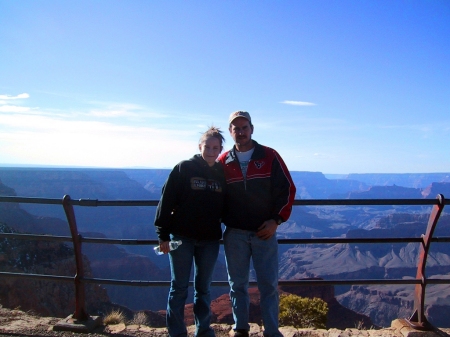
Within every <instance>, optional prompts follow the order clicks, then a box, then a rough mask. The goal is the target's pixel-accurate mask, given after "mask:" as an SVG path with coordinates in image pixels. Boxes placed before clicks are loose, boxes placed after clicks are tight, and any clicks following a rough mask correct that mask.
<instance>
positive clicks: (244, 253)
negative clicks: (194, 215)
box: [223, 227, 283, 337]
mask: <svg viewBox="0 0 450 337" xmlns="http://www.w3.org/2000/svg"><path fill="white" fill-rule="evenodd" d="M223 240H224V248H225V257H226V262H227V270H228V281H229V283H230V288H231V289H230V299H231V305H232V308H233V318H234V322H235V326H234V328H235V329H245V330H248V329H249V324H248V319H249V312H248V311H249V306H250V299H249V295H248V282H249V270H250V258H251V259H252V260H253V267H254V268H255V272H256V278H257V281H258V289H259V292H260V295H261V301H260V306H261V314H262V319H263V324H264V336H270V337H275V336H277V337H278V336H279V337H282V336H283V335H282V334H281V333H280V331H279V330H278V312H279V309H278V305H279V301H278V242H277V238H276V235H274V236H272V237H271V238H270V239H268V240H261V239H259V238H258V237H257V236H256V232H252V231H245V230H240V229H234V228H230V227H226V228H225V232H224V236H223Z"/></svg>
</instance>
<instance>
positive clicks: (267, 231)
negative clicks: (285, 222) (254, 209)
mask: <svg viewBox="0 0 450 337" xmlns="http://www.w3.org/2000/svg"><path fill="white" fill-rule="evenodd" d="M277 227H278V224H277V222H276V221H275V220H273V219H270V220H267V221H264V223H263V224H262V225H261V226H260V227H259V228H258V231H257V232H256V236H257V237H259V238H260V239H261V240H268V239H270V238H271V237H272V236H273V235H274V234H275V233H276V231H277Z"/></svg>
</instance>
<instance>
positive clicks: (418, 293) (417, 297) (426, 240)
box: [406, 194, 445, 330]
mask: <svg viewBox="0 0 450 337" xmlns="http://www.w3.org/2000/svg"><path fill="white" fill-rule="evenodd" d="M436 199H438V204H437V205H434V206H433V209H432V211H431V214H430V217H429V219H428V225H427V231H426V233H425V235H424V234H422V244H421V246H420V253H419V261H418V264H417V274H416V279H418V280H420V281H421V282H420V284H416V288H415V291H414V312H413V314H412V315H411V317H410V318H409V319H407V320H406V321H407V322H408V323H409V324H410V325H411V327H413V328H414V329H417V330H432V329H433V328H432V326H431V324H430V323H429V322H428V320H427V318H426V317H425V287H426V285H427V279H426V276H425V267H426V264H427V257H428V252H429V250H430V245H431V239H432V237H433V233H434V229H435V228H436V225H437V222H438V220H439V217H440V215H441V213H442V210H443V209H444V206H445V199H444V196H443V195H442V194H438V195H437V197H436Z"/></svg>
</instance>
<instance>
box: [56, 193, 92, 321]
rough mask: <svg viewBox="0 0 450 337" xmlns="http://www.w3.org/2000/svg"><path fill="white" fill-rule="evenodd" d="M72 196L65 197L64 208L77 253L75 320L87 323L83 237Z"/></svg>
mask: <svg viewBox="0 0 450 337" xmlns="http://www.w3.org/2000/svg"><path fill="white" fill-rule="evenodd" d="M70 200H71V199H70V196H69V195H65V196H64V197H63V203H62V204H63V208H64V212H65V213H66V217H67V221H68V223H69V228H70V234H71V235H72V242H73V249H74V251H75V264H76V274H75V313H74V314H73V318H74V319H76V320H79V321H86V320H88V319H89V315H88V314H87V313H86V309H85V305H86V295H85V288H84V284H83V283H82V282H81V280H82V279H83V278H84V268H83V256H82V255H81V236H80V234H79V233H78V228H77V223H76V220H75V212H74V210H73V206H72V205H71V204H70Z"/></svg>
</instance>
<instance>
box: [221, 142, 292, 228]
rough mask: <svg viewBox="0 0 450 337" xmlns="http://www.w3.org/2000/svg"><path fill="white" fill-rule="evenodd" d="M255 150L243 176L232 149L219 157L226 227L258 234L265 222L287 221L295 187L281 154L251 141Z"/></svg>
mask: <svg viewBox="0 0 450 337" xmlns="http://www.w3.org/2000/svg"><path fill="white" fill-rule="evenodd" d="M253 143H254V144H255V150H254V152H253V154H252V157H251V159H250V162H249V163H248V168H247V176H246V177H244V176H243V174H242V171H241V167H240V165H239V160H238V158H237V157H236V154H235V147H233V149H231V150H230V151H227V152H225V153H223V154H221V155H220V156H219V159H218V160H219V162H221V163H222V165H223V166H224V170H225V176H226V181H227V195H226V201H225V205H226V211H225V217H224V219H223V222H224V223H225V225H226V226H228V227H232V228H238V229H244V230H250V231H257V230H258V227H260V226H261V225H262V224H263V222H264V221H266V220H270V219H274V220H275V221H281V222H284V221H286V220H288V219H289V216H290V215H291V211H292V204H293V202H294V198H295V192H296V189H295V185H294V182H293V181H292V178H291V175H290V173H289V170H288V168H287V167H286V165H285V163H284V161H283V159H281V157H280V155H279V154H278V153H277V152H276V151H275V150H274V149H271V148H270V147H267V146H263V145H260V144H258V143H257V142H256V141H254V140H253Z"/></svg>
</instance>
